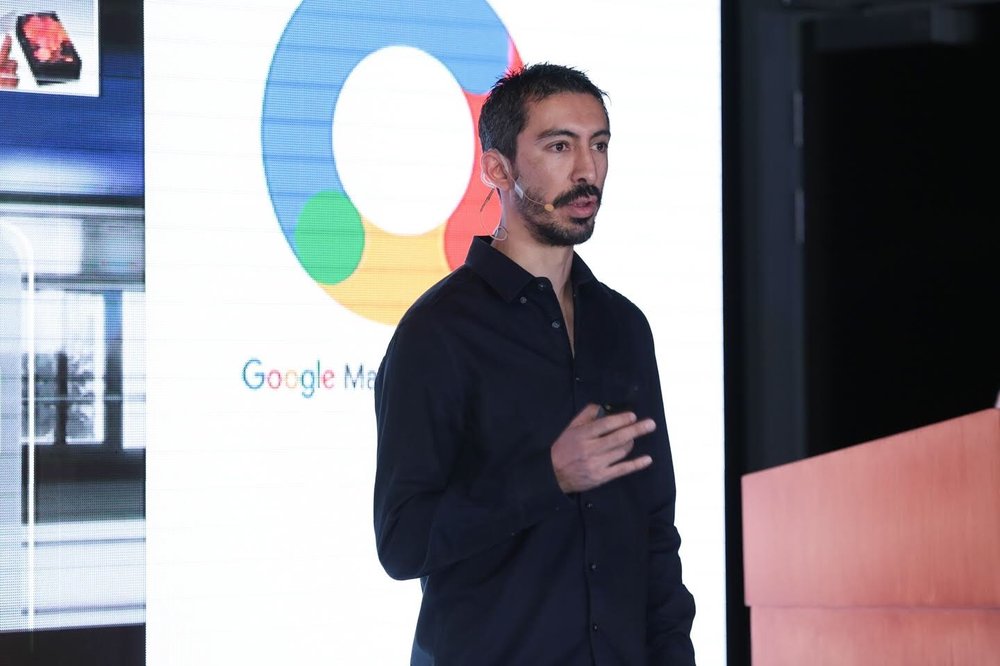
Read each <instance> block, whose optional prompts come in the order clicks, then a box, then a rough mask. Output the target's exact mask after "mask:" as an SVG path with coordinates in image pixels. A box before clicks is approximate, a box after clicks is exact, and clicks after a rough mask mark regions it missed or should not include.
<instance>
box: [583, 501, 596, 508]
mask: <svg viewBox="0 0 1000 666" xmlns="http://www.w3.org/2000/svg"><path fill="white" fill-rule="evenodd" d="M583 506H585V507H586V508H588V509H593V508H594V503H593V502H587V503H586V504H584V505H583Z"/></svg>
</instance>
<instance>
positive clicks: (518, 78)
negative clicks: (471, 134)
mask: <svg viewBox="0 0 1000 666" xmlns="http://www.w3.org/2000/svg"><path fill="white" fill-rule="evenodd" d="M564 92H570V93H585V94H588V95H593V96H594V97H595V98H596V99H597V100H598V101H599V102H600V103H601V108H603V109H604V116H605V117H607V115H608V108H607V106H605V104H604V98H605V97H606V96H607V93H605V92H604V91H603V90H601V89H600V88H598V87H597V86H595V85H594V84H593V83H591V81H590V79H588V78H587V75H586V74H584V73H583V72H581V71H580V70H578V69H574V68H572V67H565V66H563V65H553V64H550V63H547V62H545V63H540V64H537V65H531V66H529V67H523V68H521V69H519V70H516V71H510V72H507V74H505V75H504V76H503V77H501V78H500V80H498V81H497V82H496V83H495V84H493V88H492V89H491V90H490V94H489V96H488V97H487V98H486V102H485V103H484V104H483V109H482V111H481V112H480V115H479V141H480V143H482V146H483V152H486V151H487V150H491V149H496V150H497V151H499V152H500V153H501V154H502V155H504V156H505V157H507V159H510V160H513V159H514V157H515V154H516V152H517V135H518V134H520V133H521V130H523V129H524V126H525V124H526V123H527V121H528V103H529V102H538V101H540V100H543V99H545V98H546V97H549V96H551V95H556V94H558V93H564Z"/></svg>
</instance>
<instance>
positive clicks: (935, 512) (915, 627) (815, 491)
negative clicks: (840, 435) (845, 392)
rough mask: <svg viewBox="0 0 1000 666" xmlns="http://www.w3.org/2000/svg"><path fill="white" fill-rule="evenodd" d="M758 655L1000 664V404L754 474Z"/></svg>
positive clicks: (757, 664) (909, 664)
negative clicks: (999, 408) (998, 406)
mask: <svg viewBox="0 0 1000 666" xmlns="http://www.w3.org/2000/svg"><path fill="white" fill-rule="evenodd" d="M743 544H744V551H743V556H744V574H745V581H746V590H745V592H746V603H747V605H748V606H750V626H751V632H750V633H751V641H752V643H751V645H752V648H751V651H752V655H753V665H754V666H786V665H787V666H814V665H815V666H825V665H829V666H862V665H864V666H867V665H869V664H870V665H871V666H893V665H899V666H922V665H925V664H926V665H927V666H939V665H948V666H959V665H963V664H968V665H970V666H981V665H989V664H1000V410H997V409H988V410H985V411H982V412H976V413H974V414H970V415H968V416H964V417H961V418H957V419H952V420H949V421H944V422H942V423H937V424H934V425H930V426H927V427H925V428H920V429H918V430H913V431H910V432H905V433H902V434H899V435H895V436H892V437H886V438H884V439H879V440H875V441H872V442H869V443H866V444H860V445H858V446H853V447H850V448H847V449H842V450H840V451H835V452H833V453H828V454H824V455H820V456H816V457H815V458H809V459H807V460H801V461H798V462H795V463H791V464H788V465H782V466H780V467H775V468H773V469H768V470H764V471H762V472H756V473H754V474H747V475H746V476H744V477H743Z"/></svg>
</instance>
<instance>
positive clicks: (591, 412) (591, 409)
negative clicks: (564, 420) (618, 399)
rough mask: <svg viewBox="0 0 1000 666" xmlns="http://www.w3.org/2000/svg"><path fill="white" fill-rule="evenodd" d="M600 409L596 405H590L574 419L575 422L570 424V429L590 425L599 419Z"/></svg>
mask: <svg viewBox="0 0 1000 666" xmlns="http://www.w3.org/2000/svg"><path fill="white" fill-rule="evenodd" d="M598 409H599V407H598V406H597V405H595V404H594V403H590V404H589V405H587V406H586V407H584V408H583V409H581V410H580V413H579V414H577V415H576V416H574V417H573V420H572V421H570V422H569V427H571V428H572V427H574V426H581V425H584V424H585V423H590V422H591V421H593V420H594V419H596V418H597V410H598Z"/></svg>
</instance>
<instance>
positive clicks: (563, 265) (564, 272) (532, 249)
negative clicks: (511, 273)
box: [493, 234, 573, 303]
mask: <svg viewBox="0 0 1000 666" xmlns="http://www.w3.org/2000/svg"><path fill="white" fill-rule="evenodd" d="M493 247H495V248H496V249H497V250H499V251H500V252H501V253H503V254H504V255H506V256H507V257H508V258H509V259H510V260H511V261H513V262H514V263H516V264H517V265H518V266H520V267H521V268H523V269H524V270H526V271H528V272H529V273H531V274H532V275H534V276H535V277H544V278H548V279H549V282H551V283H552V289H553V291H554V292H555V294H556V297H557V298H558V299H559V302H560V303H562V301H563V297H564V296H565V295H567V294H569V293H570V289H569V275H570V269H571V268H572V267H573V247H572V246H553V245H543V244H541V243H539V242H538V241H536V240H534V239H527V238H517V237H516V236H514V235H513V234H512V235H509V236H508V237H507V238H506V239H504V240H502V241H500V240H494V241H493Z"/></svg>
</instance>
